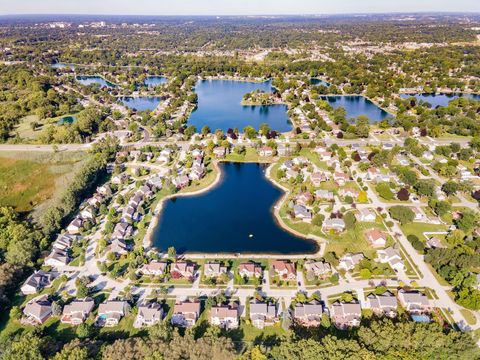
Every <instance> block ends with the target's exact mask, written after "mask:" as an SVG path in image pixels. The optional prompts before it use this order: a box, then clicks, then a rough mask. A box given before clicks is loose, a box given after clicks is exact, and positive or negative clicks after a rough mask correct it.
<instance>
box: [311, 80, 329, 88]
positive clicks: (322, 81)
mask: <svg viewBox="0 0 480 360" xmlns="http://www.w3.org/2000/svg"><path fill="white" fill-rule="evenodd" d="M310 84H312V85H315V86H319V85H324V86H327V87H328V86H330V83H328V82H326V81H325V80H322V79H318V78H311V79H310Z"/></svg>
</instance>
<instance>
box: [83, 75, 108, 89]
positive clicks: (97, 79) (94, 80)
mask: <svg viewBox="0 0 480 360" xmlns="http://www.w3.org/2000/svg"><path fill="white" fill-rule="evenodd" d="M76 79H77V81H78V82H79V83H80V84H82V85H85V86H88V85H91V84H97V85H100V86H101V87H107V88H113V87H115V85H114V84H112V83H111V82H110V81H107V80H105V79H104V78H103V77H101V76H77V77H76Z"/></svg>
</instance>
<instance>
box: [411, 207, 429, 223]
mask: <svg viewBox="0 0 480 360" xmlns="http://www.w3.org/2000/svg"><path fill="white" fill-rule="evenodd" d="M411 209H412V211H413V213H414V214H415V217H414V218H413V221H425V220H426V216H425V213H424V212H423V211H422V210H421V209H420V208H419V207H417V206H413V207H412V208H411Z"/></svg>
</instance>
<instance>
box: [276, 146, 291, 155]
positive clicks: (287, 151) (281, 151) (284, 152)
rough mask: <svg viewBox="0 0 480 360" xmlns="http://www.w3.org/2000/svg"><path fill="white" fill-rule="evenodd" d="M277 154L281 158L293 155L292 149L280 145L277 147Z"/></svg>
mask: <svg viewBox="0 0 480 360" xmlns="http://www.w3.org/2000/svg"><path fill="white" fill-rule="evenodd" d="M277 152H278V155H280V156H288V155H290V153H291V150H290V147H289V146H288V145H284V144H279V145H278V146H277Z"/></svg>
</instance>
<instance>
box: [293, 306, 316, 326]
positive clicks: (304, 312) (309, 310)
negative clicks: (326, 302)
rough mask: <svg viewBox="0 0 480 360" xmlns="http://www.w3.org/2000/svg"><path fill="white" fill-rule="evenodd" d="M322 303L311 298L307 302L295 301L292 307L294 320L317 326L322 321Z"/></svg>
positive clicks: (301, 323)
mask: <svg viewBox="0 0 480 360" xmlns="http://www.w3.org/2000/svg"><path fill="white" fill-rule="evenodd" d="M322 314H323V305H322V303H321V302H320V301H317V300H312V301H310V302H307V303H304V304H302V303H297V304H296V305H295V307H294V309H293V318H294V320H295V321H296V322H297V323H299V324H300V325H302V326H307V327H311V326H312V327H314V326H319V325H320V323H321V321H322Z"/></svg>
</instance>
